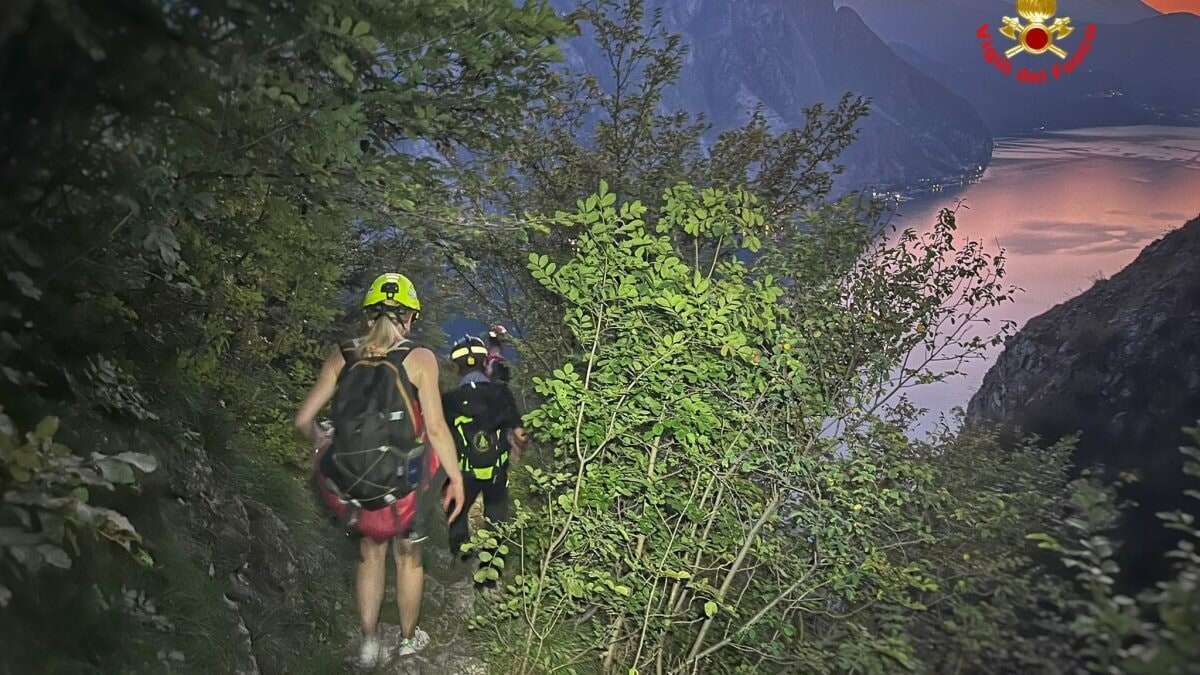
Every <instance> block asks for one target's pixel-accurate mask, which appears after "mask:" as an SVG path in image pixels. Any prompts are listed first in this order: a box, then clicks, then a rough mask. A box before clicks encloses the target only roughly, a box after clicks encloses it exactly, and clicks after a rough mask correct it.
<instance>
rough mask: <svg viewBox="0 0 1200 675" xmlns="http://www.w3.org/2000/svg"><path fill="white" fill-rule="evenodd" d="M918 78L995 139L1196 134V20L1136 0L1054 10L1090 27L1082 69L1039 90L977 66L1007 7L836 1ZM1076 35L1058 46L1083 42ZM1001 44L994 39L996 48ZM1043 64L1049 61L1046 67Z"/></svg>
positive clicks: (1199, 22)
mask: <svg viewBox="0 0 1200 675" xmlns="http://www.w3.org/2000/svg"><path fill="white" fill-rule="evenodd" d="M839 2H840V4H842V5H845V6H847V7H852V8H854V9H855V10H856V11H857V12H859V14H861V15H862V17H863V18H864V20H865V21H866V23H867V25H869V26H870V27H871V29H872V30H873V31H875V32H876V33H877V34H878V35H880V36H881V37H882V38H883V39H884V40H886V41H887V42H888V43H889V44H890V45H892V47H893V48H894V49H896V51H897V52H898V53H900V54H901V56H902V57H903V58H905V59H907V60H908V61H909V62H910V63H912V64H913V65H914V66H915V67H916V68H918V69H920V70H921V71H922V72H924V73H926V74H928V75H929V76H931V77H933V78H934V79H936V80H937V81H938V82H939V83H941V84H942V85H944V86H946V87H947V88H948V89H950V90H951V91H953V92H955V93H956V94H958V95H959V96H962V97H963V98H964V99H966V100H968V101H970V102H971V104H972V105H973V106H974V108H975V109H976V110H977V111H978V112H979V114H980V115H981V116H982V117H983V119H984V121H985V122H986V123H987V125H988V127H989V129H990V130H991V132H992V133H994V134H995V135H997V136H1000V135H1009V134H1021V133H1027V132H1030V131H1035V130H1038V129H1040V128H1043V127H1045V128H1048V129H1066V128H1079V127H1087V126H1117V125H1131V124H1200V114H1198V112H1197V109H1198V108H1200V69H1196V68H1193V67H1189V66H1190V64H1191V63H1192V61H1194V57H1193V55H1194V54H1196V53H1197V51H1198V50H1200V16H1195V15H1193V14H1166V15H1160V14H1158V12H1156V11H1154V10H1153V9H1151V8H1149V7H1147V6H1146V5H1144V4H1143V3H1141V2H1139V0H1073V1H1072V2H1060V3H1059V6H1058V9H1059V14H1060V16H1069V17H1070V18H1071V20H1072V22H1073V23H1074V25H1075V26H1076V27H1078V28H1082V27H1083V26H1084V25H1086V24H1088V23H1096V24H1098V30H1097V37H1096V41H1095V46H1094V48H1093V50H1092V52H1091V53H1090V54H1089V55H1088V57H1087V60H1086V62H1085V64H1084V66H1085V67H1082V68H1080V69H1079V70H1077V71H1075V72H1074V73H1071V74H1070V76H1069V77H1064V78H1062V79H1060V80H1057V81H1053V82H1050V83H1048V84H1047V85H1044V86H1029V85H1027V84H1022V83H1019V82H1017V81H1015V80H1014V79H1012V78H1004V77H1002V76H1001V75H1000V74H999V73H996V72H994V71H993V70H992V66H991V65H990V64H988V63H986V62H985V61H984V60H983V57H982V54H981V50H980V46H979V40H978V39H977V38H976V35H975V32H976V30H977V29H978V28H979V27H980V25H982V24H984V23H987V24H988V25H989V26H990V27H991V29H992V32H993V36H995V30H996V27H997V26H998V25H999V23H1000V20H1001V17H1003V16H1005V15H1008V16H1014V15H1015V11H1014V6H1013V4H1012V3H997V2H995V1H993V0H963V1H961V2H953V3H947V2H940V1H936V0H912V1H910V2H904V3H899V2H892V1H891V0H839ZM1082 36H1083V31H1082V30H1076V31H1075V33H1074V34H1073V35H1071V36H1070V37H1068V38H1067V39H1066V40H1065V41H1064V42H1063V46H1064V48H1066V49H1067V50H1068V51H1071V50H1072V49H1073V47H1074V46H1076V45H1078V44H1079V43H1080V41H1081V40H1082ZM1001 39H1002V38H1001ZM1047 59H1050V60H1049V61H1047ZM1052 61H1057V59H1053V58H1051V57H1032V56H1028V55H1018V56H1016V57H1014V59H1013V63H1014V65H1015V66H1016V67H1018V68H1019V67H1024V66H1030V67H1038V68H1040V67H1045V66H1046V65H1048V63H1050V62H1052Z"/></svg>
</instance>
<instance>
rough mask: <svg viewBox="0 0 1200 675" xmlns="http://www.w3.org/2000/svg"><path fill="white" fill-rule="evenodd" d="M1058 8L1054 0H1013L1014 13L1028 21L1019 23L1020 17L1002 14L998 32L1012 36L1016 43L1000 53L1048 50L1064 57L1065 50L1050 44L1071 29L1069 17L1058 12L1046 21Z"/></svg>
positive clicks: (1061, 57) (1033, 52)
mask: <svg viewBox="0 0 1200 675" xmlns="http://www.w3.org/2000/svg"><path fill="white" fill-rule="evenodd" d="M1057 12H1058V3H1057V2H1056V0H1017V14H1020V15H1021V19H1025V20H1026V21H1028V22H1029V23H1028V24H1026V25H1024V26H1022V25H1021V19H1016V18H1013V17H1011V16H1006V17H1004V25H1003V26H1002V27H1001V28H1000V34H1001V35H1003V36H1004V37H1006V38H1008V39H1009V40H1015V41H1016V42H1017V46H1015V47H1013V48H1012V49H1009V50H1008V51H1007V52H1005V53H1004V55H1005V56H1006V57H1008V58H1010V59H1011V58H1012V57H1014V56H1016V55H1017V54H1020V53H1021V52H1025V53H1028V54H1045V53H1046V52H1050V53H1051V54H1053V55H1055V56H1057V57H1058V58H1060V59H1066V58H1067V52H1066V51H1064V50H1063V49H1062V48H1061V47H1059V46H1057V45H1055V44H1054V41H1055V40H1061V39H1063V38H1065V37H1067V36H1068V35H1070V34H1071V33H1073V32H1075V28H1074V26H1072V25H1071V19H1070V17H1066V16H1060V17H1058V18H1057V19H1055V20H1054V23H1052V24H1050V25H1046V21H1047V20H1049V19H1050V18H1051V17H1053V16H1054V15H1055V14H1056V13H1057Z"/></svg>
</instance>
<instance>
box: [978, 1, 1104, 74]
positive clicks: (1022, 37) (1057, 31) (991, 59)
mask: <svg viewBox="0 0 1200 675" xmlns="http://www.w3.org/2000/svg"><path fill="white" fill-rule="evenodd" d="M1057 13H1058V2H1057V1H1056V0H1017V14H1018V15H1019V17H1011V16H1006V17H1004V18H1003V20H1002V21H1001V25H1000V29H999V31H998V32H999V33H1000V36H999V37H997V38H996V41H997V42H998V44H995V46H993V41H992V33H991V29H990V28H989V27H988V25H987V24H986V23H985V24H983V25H982V26H980V27H979V30H978V31H976V33H975V35H976V37H978V38H979V44H980V47H982V49H983V60H984V61H987V62H988V63H990V64H992V66H993V67H994V68H995V69H996V70H998V71H1000V72H1001V73H1003V74H1004V75H1005V77H1008V76H1013V75H1014V73H1015V77H1014V79H1016V80H1017V81H1018V82H1022V83H1024V84H1045V83H1046V82H1049V81H1051V80H1057V79H1059V78H1061V77H1064V76H1066V75H1070V74H1071V73H1073V72H1075V69H1077V68H1079V67H1080V66H1081V65H1083V61H1084V59H1086V58H1087V56H1088V54H1089V53H1090V52H1091V51H1092V45H1093V43H1094V42H1095V40H1096V25H1095V24H1088V25H1087V27H1086V28H1084V30H1083V39H1082V40H1080V41H1078V44H1077V45H1075V46H1074V47H1073V53H1070V52H1068V51H1067V50H1066V49H1064V48H1063V46H1065V43H1063V44H1062V45H1060V44H1059V43H1060V42H1062V40H1064V39H1066V38H1067V37H1069V36H1070V35H1071V34H1072V33H1074V32H1075V27H1074V26H1072V25H1071V18H1070V17H1066V16H1060V17H1058V18H1055V16H1054V15H1055V14H1057ZM1051 19H1053V21H1051ZM1014 42H1015V43H1016V44H1013V43H1014ZM1046 52H1049V53H1051V54H1053V55H1055V56H1057V57H1058V58H1059V59H1060V61H1051V64H1052V65H1051V67H1049V68H1040V69H1039V68H1037V67H1036V66H1033V65H1029V66H1026V67H1022V68H1019V69H1018V68H1014V67H1013V62H1012V58H1013V57H1014V56H1017V55H1019V54H1030V55H1032V56H1040V55H1041V54H1045V53H1046ZM1064 62H1065V63H1064ZM1043 63H1044V62H1043Z"/></svg>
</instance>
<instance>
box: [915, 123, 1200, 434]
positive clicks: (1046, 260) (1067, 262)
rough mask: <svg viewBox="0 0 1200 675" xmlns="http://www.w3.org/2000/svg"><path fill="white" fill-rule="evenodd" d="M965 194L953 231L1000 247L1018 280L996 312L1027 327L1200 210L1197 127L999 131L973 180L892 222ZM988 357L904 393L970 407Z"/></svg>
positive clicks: (923, 402)
mask: <svg viewBox="0 0 1200 675" xmlns="http://www.w3.org/2000/svg"><path fill="white" fill-rule="evenodd" d="M960 202H961V208H960V209H959V211H958V223H959V233H960V236H964V237H969V238H971V239H976V240H983V241H984V242H985V243H986V244H987V245H988V246H989V248H991V249H992V250H995V249H997V248H999V247H1003V248H1005V249H1006V250H1007V252H1008V257H1009V262H1008V279H1009V281H1011V282H1012V283H1014V284H1016V285H1017V286H1020V287H1021V288H1023V289H1024V290H1025V292H1024V293H1022V294H1020V295H1019V296H1018V298H1017V300H1016V302H1014V303H1009V304H1007V305H1005V306H1003V307H1001V308H999V309H997V310H996V311H995V312H993V313H992V315H991V318H992V319H993V321H999V320H1004V319H1008V320H1012V321H1015V322H1016V323H1017V325H1018V326H1022V325H1024V324H1025V322H1026V321H1027V320H1028V319H1030V318H1031V317H1033V316H1036V315H1038V314H1041V313H1042V312H1044V311H1046V310H1047V309H1049V308H1050V307H1052V306H1054V305H1056V304H1058V303H1060V302H1062V301H1064V300H1067V299H1069V298H1071V297H1074V296H1075V295H1078V294H1079V293H1080V292H1082V291H1084V290H1086V289H1087V288H1088V287H1090V286H1091V285H1092V283H1094V282H1095V281H1096V280H1097V279H1099V278H1103V277H1107V276H1110V275H1112V274H1114V273H1115V272H1117V271H1119V270H1120V269H1121V268H1122V267H1124V266H1125V265H1127V264H1129V262H1130V261H1132V260H1133V259H1134V257H1136V256H1137V254H1138V252H1139V251H1141V249H1142V248H1143V247H1145V246H1146V245H1147V244H1149V243H1150V242H1151V241H1153V240H1155V239H1157V238H1158V237H1160V236H1162V235H1163V234H1165V233H1166V232H1168V231H1169V230H1171V229H1174V228H1176V227H1179V226H1180V225H1182V224H1183V223H1184V222H1186V221H1187V220H1190V219H1191V218H1195V217H1196V216H1198V215H1200V129H1194V128H1175V127H1111V128H1100V129H1080V130H1075V131H1066V132H1057V133H1052V134H1046V135H1044V136H1039V137H1037V138H1015V139H1001V140H998V141H997V143H996V149H995V153H994V155H993V163H992V165H991V166H990V167H989V168H988V170H987V171H986V173H984V175H983V177H982V179H981V180H980V181H979V182H978V183H975V184H973V185H968V186H966V187H963V188H959V189H956V190H953V191H947V192H942V193H939V194H937V195H936V196H934V197H928V198H923V199H918V200H914V201H911V202H907V203H905V204H903V205H902V206H901V207H900V210H899V213H898V214H897V220H896V224H897V225H899V226H901V227H915V228H917V229H925V228H928V227H929V226H930V225H929V224H931V223H933V222H934V220H935V219H936V214H937V212H938V211H939V210H940V209H942V208H947V207H948V208H953V207H954V206H955V205H956V204H958V203H960ZM995 356H996V354H995V353H993V354H990V355H989V358H988V359H986V360H985V361H982V362H977V363H973V364H969V365H967V366H966V368H965V369H966V370H967V375H966V376H965V377H959V378H955V379H953V380H951V381H948V382H944V383H939V384H934V385H929V386H924V387H918V388H915V389H913V390H911V392H910V397H911V398H912V399H913V400H914V401H915V402H916V403H917V404H918V405H920V406H922V407H926V408H929V409H931V411H932V412H933V413H934V415H936V413H939V412H946V411H949V410H950V409H951V408H952V407H954V406H965V405H966V402H967V400H969V399H970V397H971V394H972V393H974V392H975V390H976V389H977V388H978V386H979V382H980V380H981V379H982V378H983V374H984V373H985V372H986V371H987V369H988V367H990V366H991V363H992V361H993V360H994V358H995ZM932 421H933V420H932V419H927V420H926V424H925V425H924V428H925V429H927V428H928V427H929V426H930V425H931V423H932Z"/></svg>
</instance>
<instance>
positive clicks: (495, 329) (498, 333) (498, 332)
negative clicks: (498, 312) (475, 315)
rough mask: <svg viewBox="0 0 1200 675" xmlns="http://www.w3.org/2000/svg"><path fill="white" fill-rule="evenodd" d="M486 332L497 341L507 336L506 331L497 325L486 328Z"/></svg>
mask: <svg viewBox="0 0 1200 675" xmlns="http://www.w3.org/2000/svg"><path fill="white" fill-rule="evenodd" d="M488 331H489V332H491V334H492V335H494V336H495V337H496V339H497V340H499V339H500V338H503V337H504V336H506V335H508V329H507V328H505V327H504V326H501V325H500V324H498V323H494V324H492V325H491V327H489V328H488Z"/></svg>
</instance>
